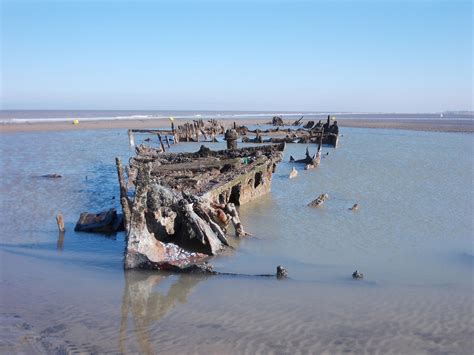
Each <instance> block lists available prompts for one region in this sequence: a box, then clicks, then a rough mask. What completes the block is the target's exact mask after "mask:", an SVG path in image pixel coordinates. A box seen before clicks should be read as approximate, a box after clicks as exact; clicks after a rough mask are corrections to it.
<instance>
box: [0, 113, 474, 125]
mask: <svg viewBox="0 0 474 355" xmlns="http://www.w3.org/2000/svg"><path fill="white" fill-rule="evenodd" d="M327 115H331V116H336V117H337V118H352V119H357V118H360V119H430V120H433V119H441V120H448V119H456V120H463V119H465V120H472V119H473V112H471V111H447V112H435V113H388V112H386V113H374V112H334V111H333V112H323V111H311V112H309V111H308V112H304V111H299V112H298V111H182V110H181V111H180V110H0V123H28V122H49V121H52V122H58V121H69V120H71V119H75V118H77V119H81V120H83V121H96V120H120V119H122V120H130V119H132V120H133V119H136V120H146V119H159V118H168V117H175V118H182V119H211V118H214V119H246V118H248V119H257V118H263V119H265V118H269V119H270V118H272V117H273V116H281V117H282V118H287V119H291V118H299V117H301V116H304V118H306V119H318V120H319V119H322V118H324V117H326V116H327Z"/></svg>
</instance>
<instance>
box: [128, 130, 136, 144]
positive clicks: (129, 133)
mask: <svg viewBox="0 0 474 355" xmlns="http://www.w3.org/2000/svg"><path fill="white" fill-rule="evenodd" d="M128 141H129V143H130V147H132V148H133V147H135V139H134V138H133V132H132V130H131V129H129V130H128Z"/></svg>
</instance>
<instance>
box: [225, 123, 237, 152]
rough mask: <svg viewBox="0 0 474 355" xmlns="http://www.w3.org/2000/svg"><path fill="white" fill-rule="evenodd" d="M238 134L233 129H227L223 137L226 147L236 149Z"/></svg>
mask: <svg viewBox="0 0 474 355" xmlns="http://www.w3.org/2000/svg"><path fill="white" fill-rule="evenodd" d="M238 138H239V134H238V133H237V131H236V130H235V129H233V128H232V129H228V130H227V131H226V132H225V136H224V139H225V140H226V141H227V149H237V139H238Z"/></svg>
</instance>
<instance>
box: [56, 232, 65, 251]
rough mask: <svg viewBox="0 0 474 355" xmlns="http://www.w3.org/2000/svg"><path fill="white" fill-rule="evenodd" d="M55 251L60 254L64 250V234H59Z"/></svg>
mask: <svg viewBox="0 0 474 355" xmlns="http://www.w3.org/2000/svg"><path fill="white" fill-rule="evenodd" d="M56 249H57V250H58V252H62V251H63V249H64V232H59V235H58V241H57V243H56Z"/></svg>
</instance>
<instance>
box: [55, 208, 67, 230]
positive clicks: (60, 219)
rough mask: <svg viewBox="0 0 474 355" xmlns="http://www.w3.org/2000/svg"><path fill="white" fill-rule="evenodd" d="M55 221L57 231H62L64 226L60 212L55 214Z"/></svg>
mask: <svg viewBox="0 0 474 355" xmlns="http://www.w3.org/2000/svg"><path fill="white" fill-rule="evenodd" d="M56 223H57V224H58V229H59V233H64V232H65V231H66V229H65V228H64V218H63V215H62V213H61V212H59V213H58V215H57V216H56Z"/></svg>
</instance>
